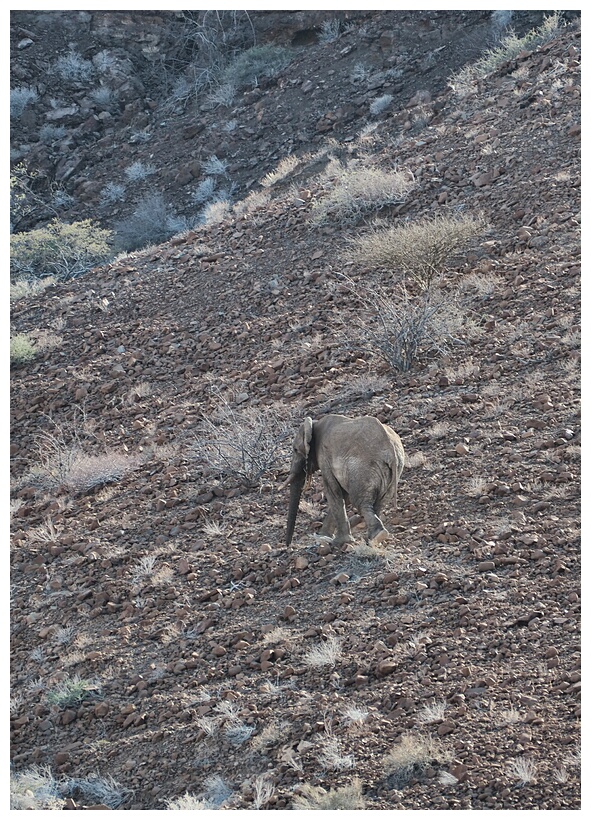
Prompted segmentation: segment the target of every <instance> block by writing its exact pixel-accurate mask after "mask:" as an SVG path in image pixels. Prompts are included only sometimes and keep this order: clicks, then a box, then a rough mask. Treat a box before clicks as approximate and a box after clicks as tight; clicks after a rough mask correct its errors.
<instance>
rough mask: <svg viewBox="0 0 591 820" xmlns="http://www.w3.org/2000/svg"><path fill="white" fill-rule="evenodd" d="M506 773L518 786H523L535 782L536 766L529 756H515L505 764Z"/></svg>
mask: <svg viewBox="0 0 591 820" xmlns="http://www.w3.org/2000/svg"><path fill="white" fill-rule="evenodd" d="M507 773H508V774H509V776H510V777H512V778H513V779H515V780H517V782H518V783H519V785H520V786H525V785H527V784H528V783H532V782H535V779H536V775H537V773H538V767H537V765H536V763H535V762H534V761H533V760H532V759H531V758H529V757H516V758H515V759H514V760H510V761H509V763H508V764H507Z"/></svg>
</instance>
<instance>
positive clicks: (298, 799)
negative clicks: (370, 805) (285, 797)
mask: <svg viewBox="0 0 591 820" xmlns="http://www.w3.org/2000/svg"><path fill="white" fill-rule="evenodd" d="M291 807H292V809H295V810H296V811H337V810H347V809H353V810H354V809H357V810H363V809H365V799H364V797H363V794H362V792H361V780H359V778H358V777H354V778H353V780H352V781H351V782H350V783H349V784H347V785H346V786H341V787H340V788H337V789H330V790H329V791H326V789H323V788H322V786H312V785H310V784H309V783H304V785H303V786H300V787H299V794H297V795H296V796H295V797H294V799H293V801H292V804H291Z"/></svg>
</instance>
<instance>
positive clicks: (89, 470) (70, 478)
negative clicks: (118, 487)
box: [18, 420, 141, 493]
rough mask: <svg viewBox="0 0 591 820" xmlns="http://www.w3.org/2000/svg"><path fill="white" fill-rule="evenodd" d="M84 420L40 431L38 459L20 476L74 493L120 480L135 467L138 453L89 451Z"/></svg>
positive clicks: (29, 481)
mask: <svg viewBox="0 0 591 820" xmlns="http://www.w3.org/2000/svg"><path fill="white" fill-rule="evenodd" d="M85 424H86V422H85V420H83V421H80V420H77V421H75V422H74V423H73V424H72V425H71V427H69V428H68V426H61V425H57V424H55V425H54V432H43V433H41V434H40V435H39V436H38V437H37V446H38V451H39V462H38V463H37V465H36V466H35V467H33V469H32V470H31V471H30V472H29V473H28V474H27V475H25V476H23V477H22V479H21V480H20V482H18V483H19V484H20V485H25V484H27V483H30V484H32V485H33V486H37V487H40V488H41V489H44V490H52V489H55V488H56V487H65V488H67V489H69V490H71V491H73V492H75V493H84V492H87V491H88V490H92V489H93V488H95V487H101V486H103V485H104V484H108V483H110V482H112V481H119V480H120V479H122V478H123V477H124V476H125V475H126V474H127V473H129V472H130V471H132V470H135V469H137V467H139V465H140V463H141V459H140V457H137V456H136V457H134V456H130V455H128V454H126V453H120V452H117V451H115V450H110V449H105V450H104V451H103V452H100V453H96V452H95V453H92V452H89V451H88V445H87V443H86V440H87V439H90V438H92V436H91V435H90V434H87V433H85V432H84V431H83V429H82V427H80V426H79V425H82V426H84V425H85Z"/></svg>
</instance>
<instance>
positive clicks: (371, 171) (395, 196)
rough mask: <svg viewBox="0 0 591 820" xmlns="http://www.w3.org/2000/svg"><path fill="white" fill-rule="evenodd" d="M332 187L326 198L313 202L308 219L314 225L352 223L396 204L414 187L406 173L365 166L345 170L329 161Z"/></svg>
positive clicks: (410, 176) (338, 164) (403, 199)
mask: <svg viewBox="0 0 591 820" xmlns="http://www.w3.org/2000/svg"><path fill="white" fill-rule="evenodd" d="M328 172H329V173H331V172H332V173H333V175H334V180H333V187H332V189H331V190H330V191H329V193H328V194H327V196H325V197H323V198H322V199H319V200H318V201H317V202H315V203H314V206H313V216H312V219H313V221H314V222H316V223H323V222H327V221H328V220H331V221H336V222H340V223H341V224H344V225H348V224H355V223H356V222H358V221H359V220H360V219H362V218H363V217H366V216H368V215H369V214H375V213H377V212H378V211H380V210H382V208H386V207H389V206H392V205H400V204H401V203H402V202H404V201H405V199H406V197H407V195H408V194H409V193H410V191H411V190H412V188H413V187H414V184H415V183H414V179H413V178H412V175H411V174H410V173H408V172H406V171H384V170H383V169H380V168H377V167H372V166H369V165H357V166H355V165H351V166H349V167H348V168H345V167H343V166H342V165H341V163H340V162H332V163H330V164H329V166H328Z"/></svg>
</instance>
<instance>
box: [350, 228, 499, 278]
mask: <svg viewBox="0 0 591 820" xmlns="http://www.w3.org/2000/svg"><path fill="white" fill-rule="evenodd" d="M487 229H488V225H487V223H486V222H485V220H484V219H483V218H481V217H474V216H464V215H462V214H459V215H454V216H436V217H435V218H433V217H427V218H424V219H419V220H417V221H416V222H409V223H408V224H407V225H398V226H396V227H393V228H386V229H377V230H373V231H372V232H371V233H369V234H366V235H365V236H362V237H359V238H357V239H355V240H354V241H353V246H354V250H353V252H352V254H351V258H352V260H353V261H355V262H359V263H361V264H363V265H365V266H366V267H369V268H389V269H391V270H399V271H400V272H401V273H403V274H405V275H406V276H409V277H410V278H411V279H414V280H415V281H416V282H418V283H419V285H420V286H421V287H422V288H428V287H429V286H430V285H431V284H432V282H433V281H434V280H435V279H438V278H440V277H441V275H442V274H443V273H444V272H445V270H446V268H447V266H448V265H449V263H450V261H451V260H452V259H453V258H454V257H455V256H456V255H457V254H458V253H459V252H461V251H464V250H465V249H467V248H468V247H469V246H470V244H471V243H472V242H473V241H474V240H475V239H476V237H478V236H481V235H482V234H483V233H484V232H485V231H486V230H487Z"/></svg>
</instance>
